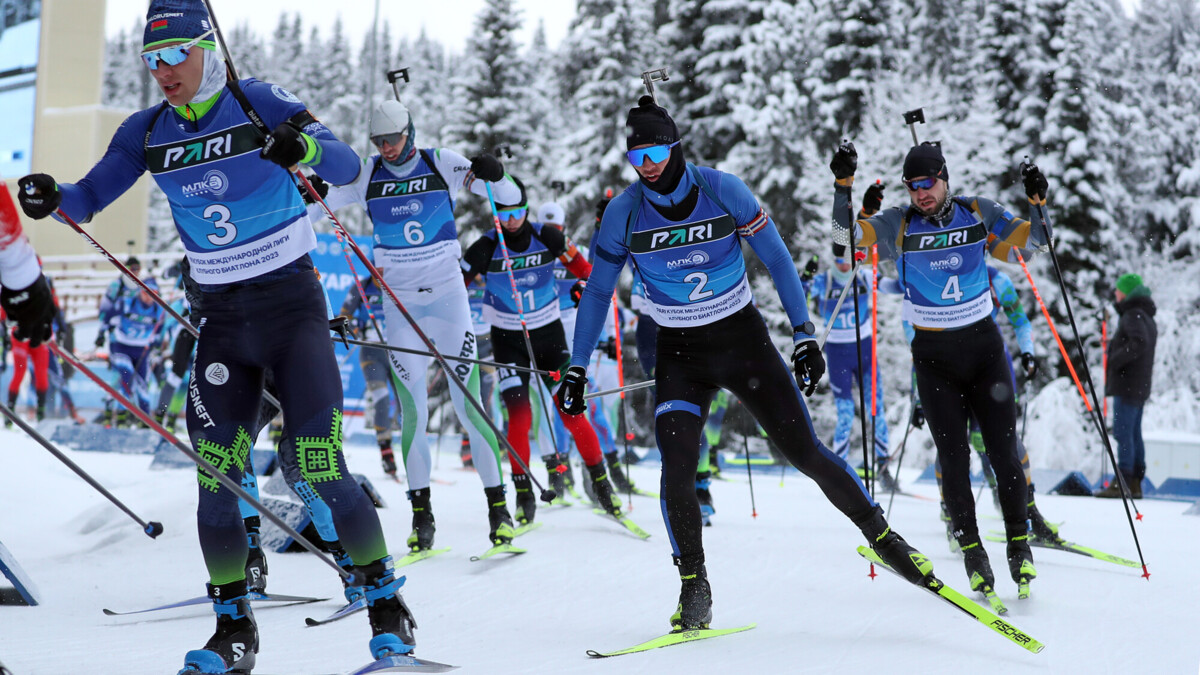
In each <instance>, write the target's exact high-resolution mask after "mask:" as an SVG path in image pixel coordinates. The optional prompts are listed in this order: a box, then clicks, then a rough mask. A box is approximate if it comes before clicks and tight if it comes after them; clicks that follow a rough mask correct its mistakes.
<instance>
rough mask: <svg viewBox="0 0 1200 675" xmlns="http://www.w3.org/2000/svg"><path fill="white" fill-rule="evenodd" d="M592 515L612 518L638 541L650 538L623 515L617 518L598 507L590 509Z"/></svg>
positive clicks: (648, 534)
mask: <svg viewBox="0 0 1200 675" xmlns="http://www.w3.org/2000/svg"><path fill="white" fill-rule="evenodd" d="M592 513H594V514H596V515H598V516H603V517H605V518H612V519H613V520H615V521H617V522H618V523H620V524H621V525H623V526H624V527H625V529H627V530H629V531H630V532H631V533H632V534H633V535H634V536H636V537H637V538H638V539H649V538H650V533H649V532H647V531H645V530H643V529H642V528H641V527H639V526H638V524H637V523H635V522H633V520H632V519H631V518H630V517H629V516H627V515H625V514H621V515H619V516H614V515H613V514H611V513H609V512H608V511H605V510H604V509H602V508H599V507H596V508H594V509H592Z"/></svg>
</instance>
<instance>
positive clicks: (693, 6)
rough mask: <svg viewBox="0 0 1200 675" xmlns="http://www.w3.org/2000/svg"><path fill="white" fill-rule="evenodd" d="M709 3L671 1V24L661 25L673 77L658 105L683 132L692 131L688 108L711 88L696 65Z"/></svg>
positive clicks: (666, 64) (668, 64)
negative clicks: (664, 107) (700, 75)
mask: <svg viewBox="0 0 1200 675" xmlns="http://www.w3.org/2000/svg"><path fill="white" fill-rule="evenodd" d="M706 2H707V0H670V1H669V2H667V3H666V5H667V18H668V20H667V22H666V23H662V24H658V26H659V28H658V31H657V32H658V41H659V42H660V43H662V44H663V46H664V47H665V48H666V51H665V54H664V59H665V60H664V61H663V64H662V65H665V66H667V69H668V71H669V74H670V77H671V81H670V86H664V87H662V89H663V92H662V93H661V94H659V96H658V101H659V103H660V104H661V105H663V106H666V107H667V108H668V109H670V110H672V111H673V112H672V117H674V119H675V123H676V124H678V125H679V127H680V128H681V129H682V128H687V129H691V128H692V120H691V117H690V111H689V110H688V104H689V103H691V102H692V101H697V100H699V99H701V98H703V97H704V96H705V95H706V94H707V93H708V87H707V85H706V84H705V83H704V82H703V81H702V80H699V79H697V77H696V62H697V61H699V60H700V57H701V56H702V55H703V52H702V51H701V42H702V41H703V39H704V27H705V25H706V24H705V19H704V11H703V10H704V4H705V3H706ZM656 4H662V3H656ZM654 67H656V68H658V67H662V66H654ZM568 91H569V90H568Z"/></svg>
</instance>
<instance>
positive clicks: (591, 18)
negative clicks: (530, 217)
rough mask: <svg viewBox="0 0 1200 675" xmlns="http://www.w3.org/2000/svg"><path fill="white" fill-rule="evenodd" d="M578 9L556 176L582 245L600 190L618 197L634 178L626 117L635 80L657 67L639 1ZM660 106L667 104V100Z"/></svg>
mask: <svg viewBox="0 0 1200 675" xmlns="http://www.w3.org/2000/svg"><path fill="white" fill-rule="evenodd" d="M577 7H578V12H577V13H576V15H575V18H574V19H573V20H572V21H571V25H570V27H569V28H568V31H567V36H566V38H565V39H564V40H563V46H562V48H561V57H560V59H559V63H560V64H561V67H560V69H559V71H558V72H559V77H560V78H561V83H562V87H563V91H564V92H566V94H565V95H566V96H567V97H568V98H567V101H566V104H565V107H564V111H563V114H564V117H565V119H566V120H568V121H569V127H568V129H567V132H566V133H565V134H563V135H562V136H561V137H560V140H561V144H560V145H559V151H558V153H556V156H558V157H560V158H561V164H560V166H559V168H558V169H557V171H556V173H555V176H556V178H557V179H558V180H562V181H563V182H564V183H566V185H567V188H568V191H569V192H568V195H567V197H566V198H565V199H564V200H563V207H564V208H565V209H566V210H567V213H568V214H574V216H573V218H572V225H578V226H581V227H582V228H584V229H581V230H576V231H577V232H578V234H577V236H576V239H579V240H582V241H588V240H589V239H590V229H587V228H588V223H589V222H593V221H594V213H595V212H594V210H593V209H592V207H593V206H594V205H595V204H596V201H597V200H598V199H599V198H600V197H601V196H602V195H603V193H604V190H605V189H606V188H613V189H614V190H615V191H620V190H621V189H623V188H624V187H625V186H627V185H629V183H630V182H631V181H632V180H634V179H635V178H636V174H635V173H634V171H633V168H632V167H630V166H629V161H628V160H627V159H626V158H625V150H626V148H625V138H626V135H627V134H626V128H625V116H626V113H627V112H628V110H629V109H630V108H632V107H633V106H634V105H636V104H637V100H638V98H639V96H641V95H642V94H644V93H645V89H644V88H643V87H642V82H641V73H642V72H643V71H645V70H648V69H650V68H654V67H657V66H656V65H655V63H654V62H653V61H650V60H649V59H651V58H654V57H653V55H652V54H651V55H647V53H646V52H645V51H643V50H641V49H640V48H639V46H640V45H645V44H648V43H649V42H651V41H652V39H653V38H652V36H653V29H652V27H651V26H650V16H651V13H650V12H649V11H648V5H647V4H646V3H645V2H643V1H642V0H580V2H579V3H578V5H577ZM568 71H574V72H568ZM674 82H675V80H674V78H672V80H671V82H670V83H668V84H673V83H674ZM670 88H671V87H669V86H661V85H660V87H659V89H662V90H664V91H665V90H668V89H670ZM659 101H660V103H662V104H663V105H666V101H665V97H663V98H660V99H659ZM668 109H669V108H668ZM672 112H673V111H672ZM680 132H681V133H682V134H684V136H685V143H687V142H688V141H687V140H686V136H687V133H688V131H687V129H686V128H685V127H683V126H682V125H681V127H680ZM585 231H586V232H588V234H587V235H585V234H584V232H585Z"/></svg>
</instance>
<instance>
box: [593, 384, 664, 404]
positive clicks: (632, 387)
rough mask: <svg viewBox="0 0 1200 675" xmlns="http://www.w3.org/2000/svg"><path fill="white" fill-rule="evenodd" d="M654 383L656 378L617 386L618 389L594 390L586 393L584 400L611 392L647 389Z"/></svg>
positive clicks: (618, 392)
mask: <svg viewBox="0 0 1200 675" xmlns="http://www.w3.org/2000/svg"><path fill="white" fill-rule="evenodd" d="M654 384H655V380H645V381H642V382H635V383H633V384H627V385H625V386H624V387H617V388H616V389H605V390H604V391H594V392H592V393H590V394H584V395H583V398H584V400H591V399H593V398H598V397H600V396H608V395H609V394H620V393H624V392H627V391H634V390H635V389H645V388H647V387H653V386H654Z"/></svg>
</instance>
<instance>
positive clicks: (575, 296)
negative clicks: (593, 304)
mask: <svg viewBox="0 0 1200 675" xmlns="http://www.w3.org/2000/svg"><path fill="white" fill-rule="evenodd" d="M585 288H587V281H586V280H584V279H580V280H579V281H576V282H575V283H574V284H572V285H571V302H573V303H575V306H576V307H578V306H579V301H580V300H581V299H582V298H583V289H585Z"/></svg>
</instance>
